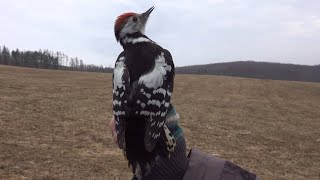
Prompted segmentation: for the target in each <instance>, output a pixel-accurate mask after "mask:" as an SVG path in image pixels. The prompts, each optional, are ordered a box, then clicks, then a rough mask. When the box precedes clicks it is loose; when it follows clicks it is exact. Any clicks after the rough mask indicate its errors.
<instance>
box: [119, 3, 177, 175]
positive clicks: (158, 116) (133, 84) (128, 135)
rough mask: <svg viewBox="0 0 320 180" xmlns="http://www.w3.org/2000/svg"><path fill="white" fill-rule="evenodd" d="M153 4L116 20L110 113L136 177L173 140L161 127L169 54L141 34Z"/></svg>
mask: <svg viewBox="0 0 320 180" xmlns="http://www.w3.org/2000/svg"><path fill="white" fill-rule="evenodd" d="M153 9H154V8H153V7H152V8H150V9H149V10H148V11H146V12H145V13H142V14H137V13H125V14H123V15H121V16H119V17H118V19H117V21H116V23H115V36H116V39H117V41H119V42H120V44H121V45H122V47H123V49H124V51H123V52H122V53H121V54H120V55H119V57H118V58H117V61H116V63H115V69H114V72H113V111H114V117H115V122H116V133H117V140H118V144H119V147H120V148H121V149H123V151H124V153H125V155H126V157H127V159H128V162H129V165H131V166H132V167H133V172H134V173H135V176H136V177H137V178H139V177H142V176H144V175H145V174H147V173H148V169H149V168H150V163H152V161H155V160H156V158H157V157H159V156H162V157H167V158H169V157H170V152H173V151H174V148H175V143H176V142H175V139H174V137H173V135H172V134H171V132H170V130H169V129H168V128H167V127H166V125H165V120H166V114H167V110H168V108H169V106H170V99H171V95H172V91H173V82H174V74H175V71H174V70H175V69H174V63H173V60H172V56H171V54H170V52H169V51H168V50H166V49H164V48H162V47H161V46H159V45H158V44H157V43H155V42H154V41H152V40H151V39H150V38H148V37H147V36H146V35H144V30H145V25H146V22H147V20H148V17H149V15H150V13H151V12H152V11H153Z"/></svg>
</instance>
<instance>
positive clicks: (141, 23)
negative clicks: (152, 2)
mask: <svg viewBox="0 0 320 180" xmlns="http://www.w3.org/2000/svg"><path fill="white" fill-rule="evenodd" d="M153 9H154V7H151V8H150V9H148V10H147V11H146V12H144V13H142V14H138V13H133V12H128V13H124V14H122V15H120V16H118V18H117V20H116V22H115V25H114V34H115V36H116V39H117V41H119V40H120V39H121V38H123V37H125V36H126V35H127V34H133V33H136V32H140V33H142V34H144V31H145V27H146V24H147V21H148V18H149V15H150V14H151V12H152V11H153Z"/></svg>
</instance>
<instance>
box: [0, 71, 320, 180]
mask: <svg viewBox="0 0 320 180" xmlns="http://www.w3.org/2000/svg"><path fill="white" fill-rule="evenodd" d="M173 103H174V104H175V105H176V107H177V110H178V112H179V113H180V116H181V117H182V119H181V124H182V126H183V128H184V132H185V136H186V138H187V141H188V147H190V148H191V147H193V148H198V149H200V150H202V151H204V152H207V153H210V154H219V156H220V157H222V158H225V159H228V160H230V161H232V162H234V163H236V164H239V165H240V166H242V167H244V168H246V169H249V170H250V171H252V172H254V173H256V174H258V175H260V176H261V177H262V178H263V179H275V180H276V179H277V180H278V179H319V178H320V150H319V149H320V131H319V129H320V84H316V83H301V82H286V81H269V80H255V79H245V78H232V77H216V76H192V75H177V77H176V84H175V91H174V98H173ZM110 117H111V75H110V74H101V73H82V72H66V71H50V70H35V69H27V68H17V67H10V66H0V179H24V178H28V179H29V178H31V179H32V178H33V179H113V178H115V177H126V178H124V179H128V178H129V176H130V170H129V169H128V168H127V165H126V161H125V159H124V157H123V156H122V154H121V152H120V150H118V149H117V148H116V146H115V145H114V144H113V143H112V141H111V136H110V132H109V129H108V128H107V124H108V121H109V118H110Z"/></svg>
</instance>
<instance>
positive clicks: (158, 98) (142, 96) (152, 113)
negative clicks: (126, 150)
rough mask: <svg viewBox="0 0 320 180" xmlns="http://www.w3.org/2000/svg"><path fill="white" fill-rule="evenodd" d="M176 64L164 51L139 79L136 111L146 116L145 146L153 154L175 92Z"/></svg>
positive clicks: (136, 93) (139, 114) (167, 52)
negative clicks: (152, 66) (148, 70)
mask: <svg viewBox="0 0 320 180" xmlns="http://www.w3.org/2000/svg"><path fill="white" fill-rule="evenodd" d="M173 79H174V64H173V61H172V57H171V54H170V53H169V51H167V50H163V52H161V54H160V55H159V56H158V57H156V59H155V65H154V68H153V69H152V70H151V71H150V72H148V73H146V74H144V75H142V76H141V77H140V78H139V82H138V86H137V88H136V92H135V97H134V98H135V99H134V103H135V109H134V112H135V114H136V115H138V116H144V117H145V119H146V123H145V136H144V145H145V149H146V150H147V151H148V152H151V151H152V150H153V149H154V147H155V146H156V144H157V141H158V139H159V137H160V136H161V133H163V132H164V131H163V130H164V123H165V119H166V115H167V110H168V107H169V104H170V99H171V94H172V91H173Z"/></svg>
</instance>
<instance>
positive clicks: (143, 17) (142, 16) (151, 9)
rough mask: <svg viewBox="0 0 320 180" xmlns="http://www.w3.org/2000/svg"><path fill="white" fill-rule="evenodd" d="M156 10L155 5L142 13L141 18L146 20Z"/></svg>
mask: <svg viewBox="0 0 320 180" xmlns="http://www.w3.org/2000/svg"><path fill="white" fill-rule="evenodd" d="M153 10H154V6H152V7H151V8H150V9H148V10H147V11H146V12H144V13H142V14H141V18H142V19H143V20H144V21H147V20H148V18H149V15H150V14H151V12H152V11H153Z"/></svg>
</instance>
